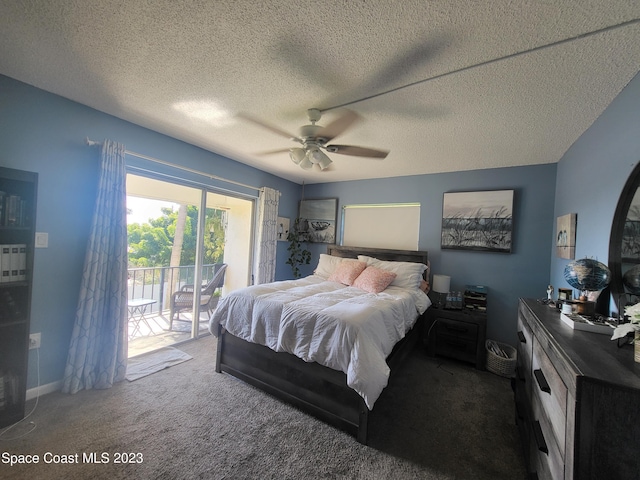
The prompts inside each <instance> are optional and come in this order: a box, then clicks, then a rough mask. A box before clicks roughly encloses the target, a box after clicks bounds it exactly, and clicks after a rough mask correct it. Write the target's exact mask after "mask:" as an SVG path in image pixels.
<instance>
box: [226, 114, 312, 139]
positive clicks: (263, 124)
mask: <svg viewBox="0 0 640 480" xmlns="http://www.w3.org/2000/svg"><path fill="white" fill-rule="evenodd" d="M237 116H238V118H242V119H243V120H247V121H248V122H251V123H254V124H256V125H258V126H260V127H263V128H266V129H267V130H270V131H272V132H273V133H275V134H276V135H280V136H282V137H285V138H288V139H289V140H296V141H300V140H299V139H298V137H296V136H295V135H292V134H291V133H289V132H286V131H284V130H282V129H281V128H278V127H275V126H273V125H270V124H268V123H266V122H263V121H262V120H258V119H257V118H255V117H253V116H251V115H249V114H248V113H242V112H240V113H238V115H237Z"/></svg>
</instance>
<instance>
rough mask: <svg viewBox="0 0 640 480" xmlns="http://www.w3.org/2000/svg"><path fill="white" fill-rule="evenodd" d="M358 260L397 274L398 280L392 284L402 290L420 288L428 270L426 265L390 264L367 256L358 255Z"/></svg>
mask: <svg viewBox="0 0 640 480" xmlns="http://www.w3.org/2000/svg"><path fill="white" fill-rule="evenodd" d="M358 260H360V261H361V262H366V263H367V265H371V266H373V267H376V268H380V269H382V270H387V271H388V272H393V273H395V274H396V278H395V279H394V280H393V282H391V286H392V287H400V288H410V289H414V288H420V283H421V282H422V280H423V278H422V274H423V273H424V271H425V270H426V269H427V266H426V265H425V264H424V263H414V262H388V261H385V260H378V259H377V258H373V257H367V256H366V255H358Z"/></svg>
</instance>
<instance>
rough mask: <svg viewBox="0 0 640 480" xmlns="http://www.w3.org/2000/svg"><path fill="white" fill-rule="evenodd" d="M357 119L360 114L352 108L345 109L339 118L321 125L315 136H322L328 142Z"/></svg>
mask: <svg viewBox="0 0 640 480" xmlns="http://www.w3.org/2000/svg"><path fill="white" fill-rule="evenodd" d="M358 120H360V115H358V114H357V113H356V112H354V111H352V110H345V112H344V113H343V114H342V115H341V116H340V117H339V118H337V119H335V120H334V121H333V122H331V123H330V124H328V125H326V126H324V127H322V128H321V129H320V130H319V131H318V133H317V135H316V136H317V137H321V138H324V139H326V141H327V142H329V141H331V140H333V139H334V138H335V137H337V136H338V135H340V134H341V133H343V132H344V131H346V130H347V129H348V128H349V127H351V126H352V125H353V124H354V123H355V122H357V121H358Z"/></svg>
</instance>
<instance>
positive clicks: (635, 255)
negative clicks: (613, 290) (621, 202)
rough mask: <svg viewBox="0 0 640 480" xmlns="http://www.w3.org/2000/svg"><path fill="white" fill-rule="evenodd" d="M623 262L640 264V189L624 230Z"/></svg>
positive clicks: (630, 208)
mask: <svg viewBox="0 0 640 480" xmlns="http://www.w3.org/2000/svg"><path fill="white" fill-rule="evenodd" d="M622 261H623V262H625V263H640V189H639V190H638V191H636V193H635V195H634V196H633V200H631V205H629V213H627V218H626V219H625V221H624V229H623V230H622Z"/></svg>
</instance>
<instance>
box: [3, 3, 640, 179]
mask: <svg viewBox="0 0 640 480" xmlns="http://www.w3.org/2000/svg"><path fill="white" fill-rule="evenodd" d="M638 18H640V2H638V1H637V0H624V1H623V0H613V1H602V0H548V1H542V0H540V1H522V0H512V1H509V0H482V1H480V0H434V1H429V2H427V1H425V0H397V1H391V0H387V1H384V0H366V1H365V0H360V1H358V0H352V1H346V0H343V1H338V0H333V1H328V0H327V1H300V0H278V1H273V2H268V1H264V0H232V1H227V0H224V1H221V0H216V1H206V0H201V1H189V2H186V1H184V2H176V1H175V0H148V1H138V0H124V1H120V0H57V1H50V0H41V1H33V0H32V1H21V2H16V1H12V0H0V74H4V75H7V76H9V77H12V78H15V79H17V80H21V81H23V82H26V83H28V84H31V85H34V86H36V87H39V88H42V89H44V90H47V91H49V92H53V93H56V94H58V95H61V96H63V97H66V98H69V99H72V100H75V101H77V102H80V103H82V104H85V105H88V106H90V107H93V108H95V109H97V110H100V111H103V112H106V113H109V114H111V115H114V116H116V117H119V118H122V119H125V120H129V121H131V122H133V123H136V124H139V125H142V126H145V127H148V128H150V129H153V130H156V131H159V132H162V133H165V134H167V135H170V136H172V137H175V138H178V139H181V140H184V141H186V142H189V143H192V144H194V145H198V146H200V147H202V148H204V149H207V150H210V151H213V152H217V153H220V154H223V155H226V156H228V157H230V158H233V159H235V160H238V161H240V162H243V163H246V164H249V165H253V166H255V167H257V168H260V169H264V170H268V171H270V172H272V173H274V174H276V175H278V176H281V177H284V178H287V179H290V180H293V181H296V182H302V181H303V180H304V181H305V182H306V183H318V182H333V181H341V180H353V179H360V178H382V177H390V176H401V175H413V174H423V173H438V172H449V171H457V170H471V169H482V168H492V167H506V166H515V165H529V164H539V163H553V162H557V161H558V160H559V159H560V158H561V157H562V155H563V154H564V153H565V152H566V150H567V149H568V148H569V147H570V146H571V144H572V143H573V142H574V141H575V140H576V139H577V138H578V137H579V136H580V135H581V134H582V133H583V132H584V131H585V130H586V129H587V128H588V127H589V126H590V125H591V124H592V123H593V122H594V120H595V119H596V118H597V117H598V115H600V113H602V111H603V110H604V109H605V108H606V106H607V105H608V104H609V103H610V102H611V101H612V100H613V98H615V96H616V95H617V94H618V93H619V92H620V91H621V90H622V89H623V88H624V86H625V85H626V84H627V83H628V82H629V81H630V80H631V79H632V78H633V76H634V75H635V74H636V73H637V72H638V70H639V69H640V64H639V59H640V22H638V20H637V19H638ZM621 24H622V25H621ZM617 25H621V26H617ZM614 26H617V27H614ZM608 27H614V28H608ZM599 30H602V31H601V32H599V33H595V34H591V35H584V34H588V33H590V32H595V31H599ZM573 37H579V38H577V39H575V40H572V41H566V42H562V40H564V39H568V38H573ZM549 44H554V45H553V46H550V47H548V48H539V47H543V46H545V45H549ZM519 52H528V53H522V54H519V55H514V54H517V53H519ZM505 57H506V58H505ZM496 59H501V60H497V61H493V60H496ZM474 65H477V66H476V67H473V66H474ZM468 67H473V68H468ZM406 85H410V86H407V87H406V88H398V87H404V86H406ZM394 89H395V90H394ZM383 92H389V93H386V94H384V95H380V96H376V95H378V94H380V93H383ZM371 96H373V98H369V99H366V100H362V101H357V100H360V99H364V98H367V97H371ZM345 103H348V104H350V105H349V108H350V109H351V110H353V111H355V112H357V113H358V114H360V116H361V117H362V119H361V121H360V122H359V123H358V124H356V125H355V126H353V127H352V128H350V129H349V130H347V131H346V132H345V133H344V134H342V135H340V136H339V137H337V138H336V142H337V143H341V144H351V145H360V146H366V147H372V148H379V149H386V150H390V152H391V153H390V154H389V155H388V156H387V158H386V159H384V160H380V159H377V160H376V159H368V158H358V157H351V156H345V155H337V154H333V155H330V156H331V158H332V159H333V161H334V163H333V165H332V168H331V169H328V170H325V171H322V172H321V171H319V170H315V169H314V170H310V171H304V170H302V169H301V168H299V167H298V166H296V165H295V164H293V163H292V162H291V161H290V160H289V156H288V154H287V153H280V154H273V155H266V156H264V155H262V156H261V155H256V154H257V153H258V152H264V151H268V150H275V149H283V148H288V147H294V146H296V144H295V143H294V142H292V141H289V140H288V139H287V138H285V137H282V136H279V135H276V134H275V133H273V132H272V131H269V130H268V129H266V128H262V127H260V126H257V125H255V124H253V123H251V122H248V121H246V120H243V119H242V118H238V117H237V114H238V113H245V114H249V115H252V116H253V117H257V118H259V119H262V120H263V121H264V122H266V123H269V124H271V125H274V126H276V127H278V128H280V129H282V130H285V131H287V132H291V133H292V134H296V135H297V133H298V129H299V127H300V126H302V125H304V124H305V123H308V122H307V115H306V110H307V109H308V108H312V107H316V108H319V109H321V110H323V109H328V110H327V111H325V112H324V113H323V118H322V120H321V121H320V122H319V123H320V124H326V123H327V122H330V121H331V119H333V118H336V115H339V113H340V109H332V108H331V107H335V106H337V105H342V104H345ZM78 137H79V138H82V137H83V132H78ZM114 140H118V139H114ZM140 153H144V152H140ZM165 160H171V159H165Z"/></svg>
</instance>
